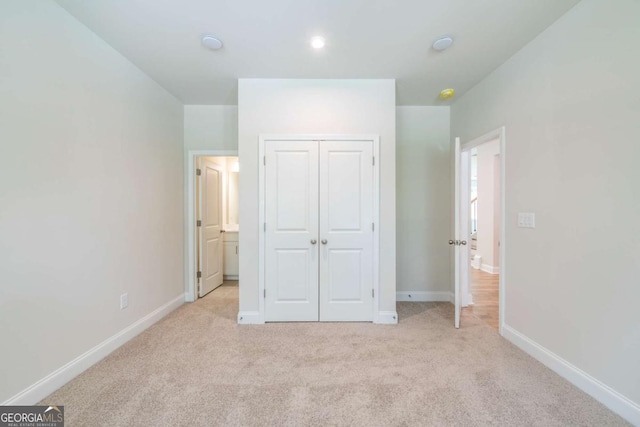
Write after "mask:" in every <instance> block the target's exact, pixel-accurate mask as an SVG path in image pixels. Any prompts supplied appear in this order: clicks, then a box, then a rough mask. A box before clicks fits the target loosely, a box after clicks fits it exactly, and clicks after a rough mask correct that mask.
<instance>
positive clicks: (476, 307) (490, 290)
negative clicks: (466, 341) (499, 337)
mask: <svg viewBox="0 0 640 427" xmlns="http://www.w3.org/2000/svg"><path fill="white" fill-rule="evenodd" d="M469 277H470V283H469V290H470V292H471V295H473V305H470V306H468V307H466V308H465V309H464V310H465V311H467V312H469V313H471V314H473V315H474V316H476V317H478V318H479V319H481V320H482V321H483V322H485V323H486V324H488V325H489V326H491V327H492V328H493V329H495V330H496V331H497V330H498V322H499V310H500V292H499V282H500V275H499V274H490V273H486V272H484V271H482V270H476V269H475V268H470V274H469Z"/></svg>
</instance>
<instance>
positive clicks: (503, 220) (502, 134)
mask: <svg viewBox="0 0 640 427" xmlns="http://www.w3.org/2000/svg"><path fill="white" fill-rule="evenodd" d="M494 139H499V140H500V267H499V268H498V270H499V271H498V272H499V274H500V278H499V284H498V288H499V293H500V295H499V305H500V307H499V310H498V333H499V334H500V335H503V331H502V329H503V327H504V324H505V313H506V308H507V307H506V305H507V302H506V301H507V299H506V294H507V290H506V288H507V285H506V284H507V272H506V267H505V266H506V265H507V264H506V260H507V259H506V254H507V235H506V228H507V227H506V224H507V207H506V206H507V205H506V194H507V192H506V176H507V173H506V172H507V160H506V159H507V150H506V147H507V140H506V128H505V127H504V126H502V127H500V128H498V129H494V130H492V131H490V132H487V133H485V134H484V135H482V136H481V137H479V138H475V139H473V140H471V141H469V142H467V143H465V144H462V147H461V149H462V150H464V151H467V150H471V149H472V148H474V147H477V146H478V145H480V144H484V143H485V142H489V141H491V140H494Z"/></svg>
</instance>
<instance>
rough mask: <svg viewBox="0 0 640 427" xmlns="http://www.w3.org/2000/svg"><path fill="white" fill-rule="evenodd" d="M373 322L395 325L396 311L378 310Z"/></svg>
mask: <svg viewBox="0 0 640 427" xmlns="http://www.w3.org/2000/svg"><path fill="white" fill-rule="evenodd" d="M373 323H376V324H379V325H397V324H398V313H397V312H395V311H379V312H378V315H377V316H376V318H375V320H374V321H373Z"/></svg>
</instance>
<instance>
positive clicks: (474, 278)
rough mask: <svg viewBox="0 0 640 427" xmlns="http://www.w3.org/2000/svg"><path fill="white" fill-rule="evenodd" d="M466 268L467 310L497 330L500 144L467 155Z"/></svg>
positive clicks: (493, 142)
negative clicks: (467, 262)
mask: <svg viewBox="0 0 640 427" xmlns="http://www.w3.org/2000/svg"><path fill="white" fill-rule="evenodd" d="M469 159H470V174H469V178H470V180H469V190H470V191H469V200H468V201H467V204H468V207H469V220H470V221H469V224H470V226H469V228H470V229H469V243H470V247H469V252H470V259H469V266H470V267H471V270H470V274H469V275H468V278H469V283H468V294H469V295H468V297H467V301H468V304H467V307H468V308H467V309H468V310H469V311H470V312H471V313H473V314H474V315H475V316H476V317H479V318H480V319H482V320H483V321H484V322H485V323H486V324H487V325H489V326H491V327H492V328H493V329H495V330H496V331H497V330H498V324H499V321H498V318H499V314H498V313H499V308H500V301H499V295H500V292H499V283H500V255H499V253H500V250H499V248H500V140H499V139H498V138H496V139H493V140H490V141H487V142H483V143H482V144H480V145H478V146H476V147H473V148H471V150H470V152H469Z"/></svg>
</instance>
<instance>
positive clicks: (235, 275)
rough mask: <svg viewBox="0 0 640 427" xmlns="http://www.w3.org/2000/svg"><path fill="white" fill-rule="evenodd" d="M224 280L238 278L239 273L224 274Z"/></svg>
mask: <svg viewBox="0 0 640 427" xmlns="http://www.w3.org/2000/svg"><path fill="white" fill-rule="evenodd" d="M223 278H224V280H238V275H237V274H228V275H224V276H223Z"/></svg>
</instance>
